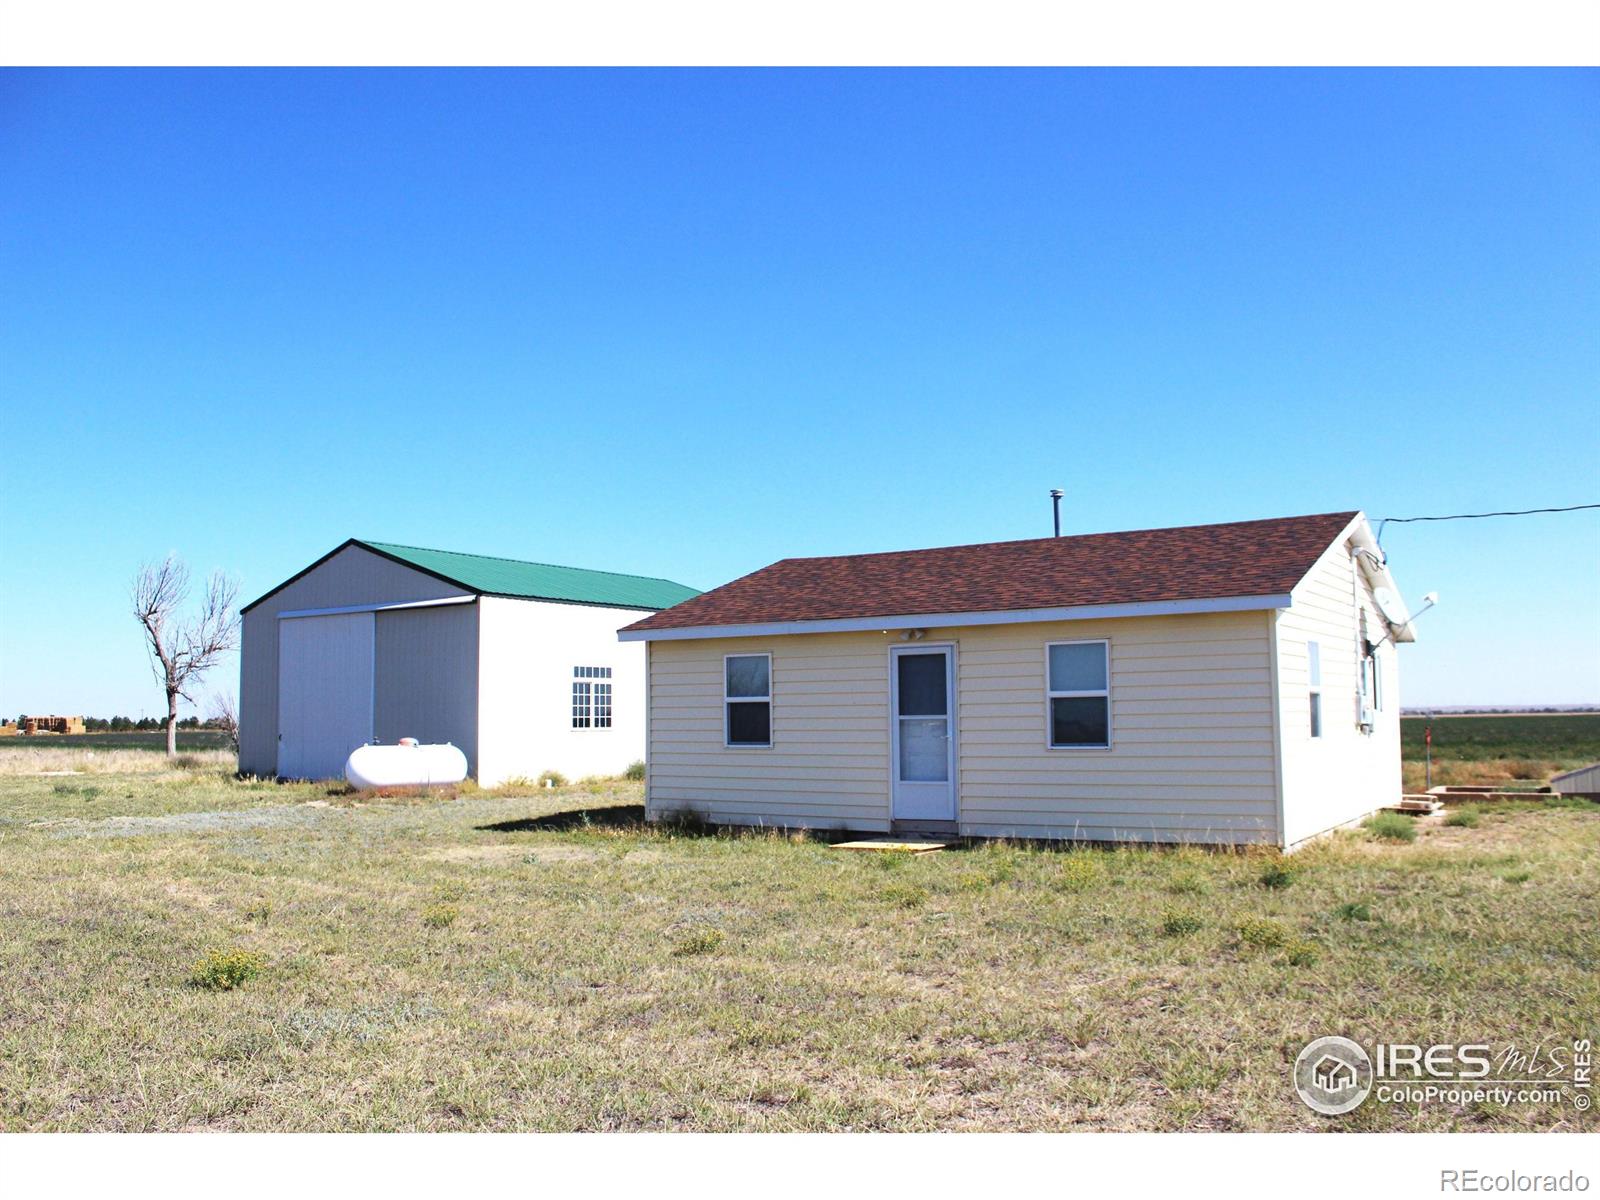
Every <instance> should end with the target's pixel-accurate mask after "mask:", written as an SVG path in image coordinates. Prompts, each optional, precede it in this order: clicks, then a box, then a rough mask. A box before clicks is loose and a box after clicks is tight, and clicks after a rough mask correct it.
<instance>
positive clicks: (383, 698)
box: [372, 604, 478, 775]
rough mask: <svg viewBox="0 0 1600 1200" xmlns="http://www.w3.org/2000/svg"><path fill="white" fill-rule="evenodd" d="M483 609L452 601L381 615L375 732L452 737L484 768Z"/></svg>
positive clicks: (389, 736)
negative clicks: (480, 748)
mask: <svg viewBox="0 0 1600 1200" xmlns="http://www.w3.org/2000/svg"><path fill="white" fill-rule="evenodd" d="M477 726H478V608H477V605H475V604H448V605H443V606H441V607H438V608H409V609H397V610H395V611H392V612H380V613H378V614H376V625H375V626H374V665H373V722H372V728H373V737H374V738H375V739H376V740H378V741H380V742H397V741H399V740H400V739H401V738H403V737H414V738H416V739H417V740H418V741H419V742H423V743H427V744H438V743H441V742H449V743H451V744H452V745H454V746H458V747H460V749H461V751H462V753H463V754H465V755H466V756H467V765H468V770H469V771H471V772H472V773H473V774H474V775H476V773H477V769H478V732H477Z"/></svg>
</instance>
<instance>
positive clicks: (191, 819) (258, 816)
mask: <svg viewBox="0 0 1600 1200" xmlns="http://www.w3.org/2000/svg"><path fill="white" fill-rule="evenodd" d="M322 819H324V817H323V814H322V813H319V812H307V811H306V810H305V809H304V808H302V807H301V806H300V805H294V806H293V807H289V806H285V807H282V808H241V809H223V810H219V811H213V812H190V813H171V814H169V815H167V816H164V817H107V818H105V819H103V820H99V821H75V820H72V821H62V822H59V823H58V827H57V831H56V836H57V837H141V836H143V835H146V834H162V833H231V832H233V831H235V830H239V829H275V828H283V827H293V826H296V825H299V826H307V825H311V824H312V823H314V822H316V821H318V820H322Z"/></svg>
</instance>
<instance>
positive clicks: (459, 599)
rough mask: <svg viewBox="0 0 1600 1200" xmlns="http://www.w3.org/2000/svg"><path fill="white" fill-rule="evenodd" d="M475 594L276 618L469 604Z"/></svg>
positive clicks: (294, 612)
mask: <svg viewBox="0 0 1600 1200" xmlns="http://www.w3.org/2000/svg"><path fill="white" fill-rule="evenodd" d="M476 599H477V597H476V596H442V597H440V598H439V599H438V600H412V601H409V602H408V603H405V604H347V605H345V606H344V607H343V608H297V609H294V610H292V611H290V612H281V613H279V614H278V620H280V621H288V620H291V619H292V618H295V617H336V616H340V615H341V614H343V613H361V612H392V611H393V610H395V609H397V608H437V607H439V606H440V605H441V604H471V603H472V602H473V601H474V600H476Z"/></svg>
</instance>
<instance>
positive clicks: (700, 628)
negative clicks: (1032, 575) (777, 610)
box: [617, 592, 1289, 642]
mask: <svg viewBox="0 0 1600 1200" xmlns="http://www.w3.org/2000/svg"><path fill="white" fill-rule="evenodd" d="M1288 607H1289V594H1288V593H1287V592H1283V593H1274V594H1270V595H1259V596H1215V597H1209V598H1206V599H1191V600H1142V601H1136V602H1132V603H1127V604H1079V605H1071V606H1067V607H1062V608H1018V609H991V610H981V611H976V612H943V613H905V614H896V615H893V616H876V617H836V618H830V619H825V620H818V621H765V622H753V623H749V624H738V625H684V626H677V627H663V628H655V629H648V628H647V629H640V628H635V627H633V626H630V627H628V628H626V629H622V630H619V631H618V632H617V640H618V641H622V642H678V641H693V640H699V639H705V638H738V637H779V636H787V635H790V634H805V633H870V632H873V631H877V632H880V633H887V632H889V631H890V630H894V629H929V628H939V629H944V628H949V627H951V626H956V625H1024V624H1033V623H1037V622H1041V621H1092V620H1106V619H1112V618H1119V617H1166V616H1182V615H1190V614H1195V613H1225V612H1259V611H1263V610H1267V609H1279V608H1288Z"/></svg>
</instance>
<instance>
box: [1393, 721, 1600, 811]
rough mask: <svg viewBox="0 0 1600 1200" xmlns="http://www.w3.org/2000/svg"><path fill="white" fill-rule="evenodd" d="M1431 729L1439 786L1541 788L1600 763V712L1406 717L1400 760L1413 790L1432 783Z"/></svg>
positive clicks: (1409, 788) (1402, 727)
mask: <svg viewBox="0 0 1600 1200" xmlns="http://www.w3.org/2000/svg"><path fill="white" fill-rule="evenodd" d="M1429 725H1432V726H1433V782H1434V783H1435V784H1441V783H1444V784H1491V785H1494V786H1496V787H1503V788H1507V789H1511V790H1520V789H1524V788H1537V787H1540V786H1542V785H1544V784H1545V783H1547V782H1548V781H1549V779H1550V777H1551V776H1552V775H1556V774H1559V773H1560V772H1562V771H1566V770H1570V769H1571V768H1573V767H1579V766H1583V765H1584V764H1585V763H1592V762H1600V713H1551V714H1546V713H1538V714H1533V715H1529V716H1489V717H1432V718H1429V717H1402V718H1401V720H1400V756H1401V759H1402V763H1401V770H1402V774H1403V776H1404V780H1405V788H1406V790H1407V791H1412V792H1414V791H1420V790H1421V789H1422V788H1423V787H1425V786H1426V785H1427V773H1426V769H1425V768H1424V766H1423V755H1424V748H1423V741H1422V734H1423V730H1424V729H1425V728H1426V727H1427V726H1429Z"/></svg>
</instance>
